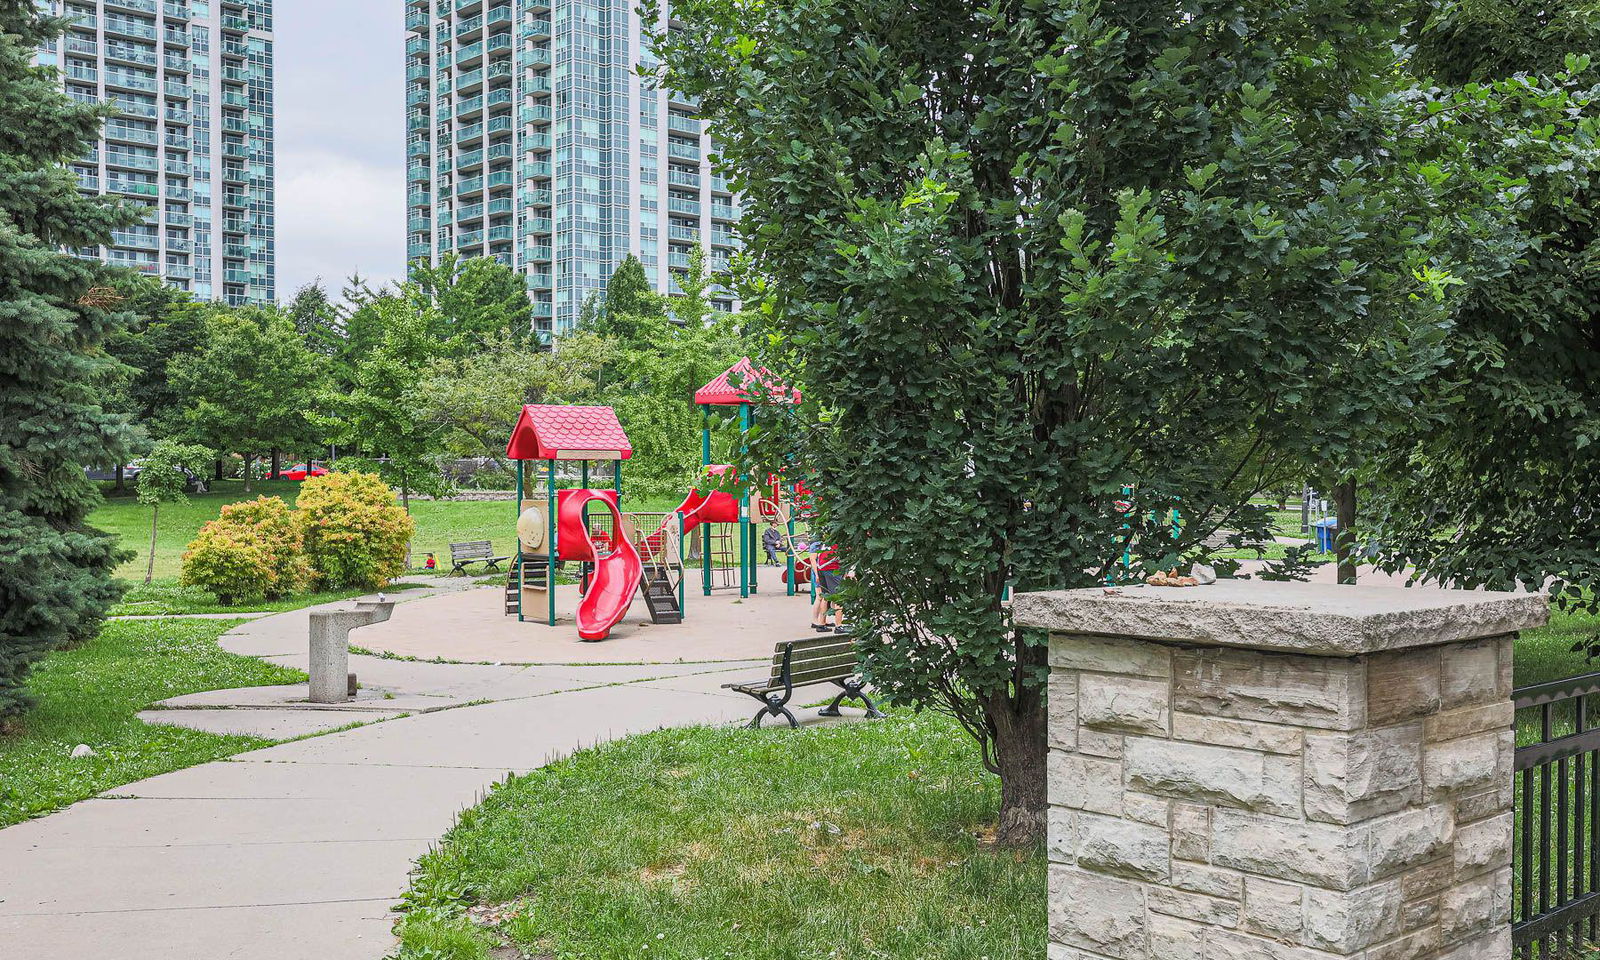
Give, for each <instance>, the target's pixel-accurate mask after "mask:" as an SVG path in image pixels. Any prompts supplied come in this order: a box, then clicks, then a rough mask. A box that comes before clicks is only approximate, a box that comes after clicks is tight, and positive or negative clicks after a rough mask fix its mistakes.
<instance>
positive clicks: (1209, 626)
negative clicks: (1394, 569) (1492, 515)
mask: <svg viewBox="0 0 1600 960" xmlns="http://www.w3.org/2000/svg"><path fill="white" fill-rule="evenodd" d="M1012 615H1013V617H1014V618H1015V620H1016V622H1017V623H1018V624H1021V625H1022V626H1025V627H1038V628H1042V629H1045V630H1050V631H1052V632H1055V633H1076V634H1095V635H1100V636H1116V637H1138V638H1141V639H1145V640H1155V641H1162V642H1167V643H1179V644H1200V645H1205V646H1222V647H1245V648H1249V649H1252V650H1277V651H1283V652H1286V653H1302V654H1311V655H1315V656H1331V657H1353V656H1360V655H1362V654H1367V653H1378V652H1380V651H1384V650H1402V649H1405V648H1408V647H1426V646H1433V645H1435V644H1442V643H1453V642H1456V641H1460V640H1471V639H1476V638H1479V637H1493V636H1501V635H1504V634H1508V633H1515V632H1517V631H1519V630H1526V629H1528V628H1530V627H1537V626H1542V625H1543V624H1544V623H1545V621H1547V620H1548V619H1549V617H1550V604H1549V600H1548V598H1546V597H1545V596H1544V595H1543V594H1537V593H1496V592H1487V591H1477V590H1443V589H1438V588H1434V587H1415V588H1409V589H1406V588H1399V587H1362V586H1348V585H1344V586H1341V585H1334V584H1322V583H1298V582H1284V581H1266V580H1219V581H1217V582H1216V583H1214V584H1209V585H1206V586H1200V587H1150V586H1123V587H1119V588H1116V590H1115V592H1109V591H1107V590H1106V589H1105V588H1101V587H1092V588H1089V589H1084V590H1053V591H1045V592H1040V593H1021V594H1017V595H1016V597H1015V599H1014V600H1013V601H1012Z"/></svg>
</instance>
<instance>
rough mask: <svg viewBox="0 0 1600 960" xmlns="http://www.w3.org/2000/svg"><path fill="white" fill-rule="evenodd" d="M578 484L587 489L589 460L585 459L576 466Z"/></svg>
mask: <svg viewBox="0 0 1600 960" xmlns="http://www.w3.org/2000/svg"><path fill="white" fill-rule="evenodd" d="M578 485H579V486H580V487H582V488H583V489H585V490H587V489H589V461H587V460H585V461H583V464H582V465H581V466H579V467H578Z"/></svg>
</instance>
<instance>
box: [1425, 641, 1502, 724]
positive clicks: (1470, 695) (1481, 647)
mask: <svg viewBox="0 0 1600 960" xmlns="http://www.w3.org/2000/svg"><path fill="white" fill-rule="evenodd" d="M1509 644H1510V641H1509V639H1508V638H1506V637H1490V638H1488V639H1484V640H1477V641H1472V642H1467V643H1458V644H1454V645H1452V646H1451V647H1450V649H1449V650H1448V651H1447V653H1446V655H1445V656H1444V658H1443V660H1442V663H1441V671H1440V687H1439V693H1440V696H1441V697H1442V702H1443V704H1444V706H1445V707H1446V708H1451V707H1461V706H1466V705H1468V704H1475V703H1487V702H1490V701H1493V700H1505V699H1508V698H1509V697H1510V696H1511V689H1510V687H1505V688H1504V689H1502V656H1503V653H1504V650H1503V648H1505V647H1508V646H1509ZM1504 659H1505V660H1507V661H1509V660H1510V657H1504Z"/></svg>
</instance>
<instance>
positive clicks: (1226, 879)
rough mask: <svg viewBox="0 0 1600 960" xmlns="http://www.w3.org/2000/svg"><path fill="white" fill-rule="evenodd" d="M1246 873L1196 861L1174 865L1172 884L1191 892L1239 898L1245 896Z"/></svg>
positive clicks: (1227, 898) (1221, 897)
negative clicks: (1209, 865) (1196, 862)
mask: <svg viewBox="0 0 1600 960" xmlns="http://www.w3.org/2000/svg"><path fill="white" fill-rule="evenodd" d="M1244 881H1245V877H1244V874H1241V873H1235V872H1234V871H1232V870H1222V869H1219V868H1217V867H1206V866H1201V865H1199V864H1195V863H1183V862H1179V863H1175V864H1173V865H1172V881H1171V882H1172V885H1173V886H1174V887H1177V888H1178V889H1179V890H1187V891H1189V892H1190V893H1203V894H1205V895H1206V896H1208V897H1217V898H1218V899H1221V900H1239V899H1242V898H1243V897H1244Z"/></svg>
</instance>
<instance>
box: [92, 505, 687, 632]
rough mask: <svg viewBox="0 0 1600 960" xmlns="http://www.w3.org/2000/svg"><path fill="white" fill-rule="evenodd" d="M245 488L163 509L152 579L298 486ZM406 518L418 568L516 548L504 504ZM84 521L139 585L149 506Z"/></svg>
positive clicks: (420, 509)
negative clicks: (479, 549)
mask: <svg viewBox="0 0 1600 960" xmlns="http://www.w3.org/2000/svg"><path fill="white" fill-rule="evenodd" d="M250 487H251V490H250V493H249V494H248V495H246V494H245V492H244V483H243V481H240V480H224V481H221V482H220V483H214V484H212V490H211V492H210V493H204V494H200V495H198V496H193V497H190V498H189V503H187V504H166V505H164V506H163V507H162V508H161V523H160V525H159V527H158V528H157V532H156V566H155V575H156V577H157V578H158V579H170V578H175V577H177V576H178V574H179V573H180V572H181V571H182V567H183V551H184V550H185V549H186V548H187V547H188V545H189V542H190V541H191V540H193V539H194V537H195V534H196V533H198V532H199V531H200V527H201V526H202V525H203V524H204V523H205V522H206V521H207V520H212V519H215V518H216V516H217V514H218V513H219V512H221V510H222V508H223V507H224V506H226V505H227V504H230V503H234V502H237V501H239V500H251V499H254V498H256V497H258V496H273V497H282V498H283V499H284V500H285V501H286V502H288V504H289V505H290V506H293V505H294V499H295V497H296V496H298V495H299V493H300V484H299V483H298V482H296V481H293V480H272V481H266V480H258V481H255V482H254V483H252V484H251V485H250ZM623 505H624V507H625V508H626V509H628V510H637V511H643V512H650V511H655V512H662V511H666V510H670V509H672V508H673V507H675V506H677V505H678V501H677V500H673V501H672V502H670V503H669V502H667V501H665V500H659V499H654V500H652V499H628V498H626V497H625V499H624V501H623ZM411 516H412V518H413V519H414V520H416V522H417V535H416V538H415V539H414V540H412V542H411V552H412V562H413V563H414V564H415V565H416V566H417V567H421V566H422V558H423V557H424V556H425V555H426V554H427V553H429V552H432V553H433V554H434V555H435V556H437V557H438V559H439V564H440V566H442V567H443V568H444V569H445V570H449V569H450V544H451V543H460V542H462V541H465V540H489V541H491V542H493V543H494V545H495V546H496V547H497V548H500V549H501V550H504V551H508V552H509V551H510V550H512V549H513V548H514V547H515V544H516V539H517V533H516V516H515V507H514V506H513V505H512V503H511V502H510V501H509V500H500V501H495V500H413V501H411ZM89 522H90V523H91V524H93V525H94V526H96V527H99V528H100V529H101V530H105V531H107V532H108V533H114V534H116V535H117V536H118V537H120V538H121V539H122V543H123V546H125V547H127V548H128V549H130V550H134V551H137V553H138V555H137V556H136V557H135V558H134V559H132V560H129V561H128V562H127V563H125V564H123V566H122V568H121V569H120V570H118V574H119V575H120V576H123V577H126V578H128V579H129V580H137V581H143V580H144V571H145V564H146V563H147V562H148V555H149V550H150V508H149V507H146V506H142V505H141V504H139V502H138V501H137V500H135V499H134V498H133V495H132V493H127V494H118V495H114V496H108V497H107V499H106V502H105V504H104V505H103V506H101V507H100V508H99V509H98V510H96V511H94V513H93V514H92V515H91V516H90V518H89ZM261 609H269V608H261Z"/></svg>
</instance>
